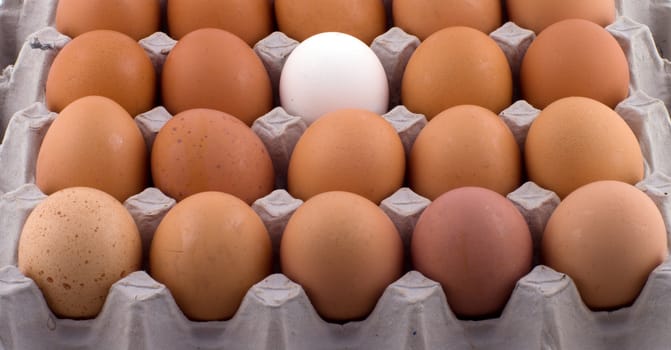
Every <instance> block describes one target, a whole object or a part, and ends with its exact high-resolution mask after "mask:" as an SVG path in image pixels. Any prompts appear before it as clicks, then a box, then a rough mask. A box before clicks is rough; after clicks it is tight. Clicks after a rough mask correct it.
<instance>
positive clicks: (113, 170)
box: [35, 96, 148, 202]
mask: <svg viewBox="0 0 671 350" xmlns="http://www.w3.org/2000/svg"><path fill="white" fill-rule="evenodd" d="M147 170H148V162H147V146H146V145H145V142H144V138H142V133H141V132H140V129H139V128H138V127H137V124H135V122H134V121H133V118H132V117H131V116H130V114H128V112H126V110H125V109H123V107H121V106H120V105H119V104H118V103H116V102H114V101H112V100H110V99H108V98H106V97H101V96H87V97H82V98H80V99H78V100H76V101H75V102H73V103H71V104H70V105H68V106H67V107H65V109H63V111H61V113H60V114H59V115H58V117H57V118H56V119H55V120H54V122H53V123H52V124H51V126H50V127H49V130H48V131H47V133H46V135H45V136H44V140H43V141H42V144H41V146H40V150H39V153H38V155H37V162H36V165H35V184H36V185H37V187H39V188H40V190H41V191H42V192H44V193H45V194H51V193H54V192H56V191H59V190H62V189H64V188H67V187H75V186H84V187H93V188H97V189H99V190H102V191H105V192H107V193H109V194H111V195H112V196H114V197H115V198H116V199H117V200H119V201H120V202H123V201H125V200H126V199H127V198H128V197H130V196H132V195H134V194H138V193H140V192H141V191H142V190H143V189H144V188H145V185H146V182H147Z"/></svg>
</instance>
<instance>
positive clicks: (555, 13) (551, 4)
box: [506, 0, 615, 33]
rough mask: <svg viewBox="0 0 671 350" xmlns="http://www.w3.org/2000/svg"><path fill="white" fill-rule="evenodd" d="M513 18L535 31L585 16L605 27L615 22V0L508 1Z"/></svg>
mask: <svg viewBox="0 0 671 350" xmlns="http://www.w3.org/2000/svg"><path fill="white" fill-rule="evenodd" d="M506 6H507V10H508V16H509V17H510V20H511V21H513V22H515V23H516V24H518V25H519V26H521V27H524V28H527V29H530V30H532V31H534V32H536V33H540V32H542V31H543V30H544V29H545V28H547V27H548V26H549V25H551V24H553V23H556V22H559V21H562V20H565V19H571V18H582V19H585V20H589V21H592V22H594V23H596V24H598V25H600V26H602V27H605V26H607V25H609V24H611V23H613V21H615V1H613V0H590V1H584V0H545V1H537V0H506Z"/></svg>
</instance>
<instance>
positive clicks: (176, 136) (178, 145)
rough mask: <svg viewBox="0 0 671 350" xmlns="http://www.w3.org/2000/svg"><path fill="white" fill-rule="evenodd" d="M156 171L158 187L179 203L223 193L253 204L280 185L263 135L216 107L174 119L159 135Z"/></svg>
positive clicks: (153, 163) (153, 164) (154, 162)
mask: <svg viewBox="0 0 671 350" xmlns="http://www.w3.org/2000/svg"><path fill="white" fill-rule="evenodd" d="M151 169H152V172H151V173H152V177H153V179H154V183H155V185H156V187H158V188H159V189H161V190H162V191H163V192H165V193H166V194H168V195H169V196H171V197H174V198H175V199H177V200H178V201H179V200H182V199H184V198H186V197H188V196H190V195H192V194H195V193H198V192H205V191H221V192H226V193H230V194H232V195H234V196H236V197H238V198H241V199H242V200H244V201H245V202H246V203H248V204H251V203H252V202H254V201H255V200H256V199H258V198H260V197H263V196H265V195H266V194H268V193H270V192H271V191H272V190H273V188H274V181H275V175H274V172H273V163H272V161H271V159H270V156H269V155H268V151H267V150H266V147H265V145H264V144H263V142H262V141H261V140H260V139H259V137H258V136H257V135H256V134H255V133H254V132H253V131H252V130H251V129H250V128H249V127H248V126H247V125H245V124H244V123H243V122H241V121H240V120H239V119H237V118H235V117H233V116H231V115H229V114H227V113H224V112H220V111H215V110H212V109H191V110H187V111H185V112H182V113H180V114H177V115H175V116H174V117H172V119H170V120H169V121H168V122H167V123H166V124H165V125H164V126H163V127H162V128H161V131H159V133H158V134H157V135H156V139H155V140H154V144H153V147H152V152H151Z"/></svg>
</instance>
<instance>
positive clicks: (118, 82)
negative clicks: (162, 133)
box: [46, 30, 156, 116]
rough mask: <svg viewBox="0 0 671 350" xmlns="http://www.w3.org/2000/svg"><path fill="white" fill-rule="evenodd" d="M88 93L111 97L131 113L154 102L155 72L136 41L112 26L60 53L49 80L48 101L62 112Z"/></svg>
mask: <svg viewBox="0 0 671 350" xmlns="http://www.w3.org/2000/svg"><path fill="white" fill-rule="evenodd" d="M89 95H100V96H105V97H109V98H111V99H112V100H114V101H116V102H117V103H119V104H120V105H121V106H122V107H123V108H125V109H126V111H128V113H130V115H132V116H136V115H138V114H140V113H143V112H147V111H149V110H150V109H151V108H152V107H153V106H154V105H155V98H156V73H155V71H154V66H153V65H152V63H151V60H150V59H149V56H147V54H146V53H145V51H144V49H143V48H142V46H140V44H138V43H137V41H135V40H133V39H131V38H130V37H128V36H126V35H124V34H121V33H118V32H115V31H111V30H94V31H91V32H87V33H84V34H82V35H80V36H78V37H76V38H74V39H72V41H70V42H69V43H68V44H67V45H65V47H63V49H62V50H61V51H60V52H59V53H58V55H57V56H56V58H55V59H54V62H53V63H52V65H51V68H50V69H49V74H48V76H47V81H46V104H47V108H49V110H51V111H53V112H56V113H58V112H60V111H61V110H63V108H65V106H67V105H69V104H70V103H72V102H73V101H75V100H77V99H79V98H81V97H84V96H89Z"/></svg>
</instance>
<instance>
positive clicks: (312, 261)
mask: <svg viewBox="0 0 671 350" xmlns="http://www.w3.org/2000/svg"><path fill="white" fill-rule="evenodd" d="M280 258H281V264H282V272H283V273H284V274H285V275H286V276H287V277H289V278H290V279H291V280H293V281H294V282H296V283H298V284H300V285H301V286H302V287H303V289H304V290H305V293H306V294H307V295H308V297H309V298H310V301H311V302H312V305H313V306H314V307H315V309H316V310H317V312H318V313H319V314H320V315H321V316H322V317H323V318H325V319H327V320H335V321H346V320H355V319H362V318H365V317H366V316H367V315H368V314H369V313H370V312H371V311H372V310H373V308H374V307H375V305H376V304H377V301H378V299H379V298H380V296H382V293H383V292H384V290H385V289H386V288H387V286H389V284H391V283H393V282H394V281H395V280H396V279H398V278H399V277H400V275H401V269H402V266H403V246H402V243H401V238H400V236H399V234H398V231H397V230H396V226H394V224H393V223H392V221H391V220H390V219H389V217H387V215H386V214H385V213H384V212H383V211H382V209H380V208H379V207H378V206H377V205H375V204H374V203H373V202H371V201H369V200H367V199H365V198H363V197H361V196H359V195H356V194H353V193H349V192H325V193H321V194H318V195H316V196H314V197H312V198H310V199H309V200H308V201H306V202H305V203H303V205H301V206H300V207H299V208H298V210H296V212H295V213H294V214H293V215H292V216H291V219H289V222H288V223H287V226H286V228H285V230H284V234H283V236H282V242H281V244H280Z"/></svg>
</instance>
